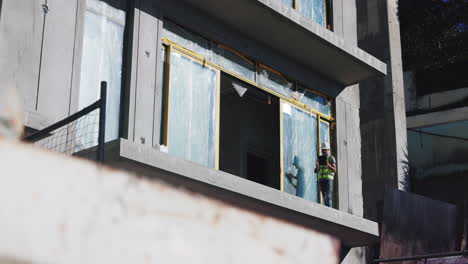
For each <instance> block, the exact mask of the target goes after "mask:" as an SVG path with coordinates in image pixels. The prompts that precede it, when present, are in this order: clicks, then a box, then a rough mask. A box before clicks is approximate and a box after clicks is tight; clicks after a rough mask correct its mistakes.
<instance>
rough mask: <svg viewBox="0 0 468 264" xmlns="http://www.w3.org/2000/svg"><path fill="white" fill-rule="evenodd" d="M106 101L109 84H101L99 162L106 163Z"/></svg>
mask: <svg viewBox="0 0 468 264" xmlns="http://www.w3.org/2000/svg"><path fill="white" fill-rule="evenodd" d="M106 100H107V83H106V82H101V99H100V106H99V134H98V162H100V163H104V144H105V139H106Z"/></svg>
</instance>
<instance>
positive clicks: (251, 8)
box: [186, 0, 386, 86]
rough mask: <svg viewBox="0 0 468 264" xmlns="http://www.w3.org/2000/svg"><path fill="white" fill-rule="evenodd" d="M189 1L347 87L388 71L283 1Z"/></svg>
mask: <svg viewBox="0 0 468 264" xmlns="http://www.w3.org/2000/svg"><path fill="white" fill-rule="evenodd" d="M186 1H187V2H190V3H192V4H193V5H194V6H196V7H197V8H199V9H201V10H203V11H205V12H207V13H208V14H210V15H212V16H214V17H216V18H217V19H219V20H221V21H226V23H227V24H229V25H231V26H233V27H235V28H236V29H237V30H239V31H241V32H243V33H244V34H246V35H247V36H249V37H251V38H252V39H257V40H261V41H262V42H263V43H267V44H269V45H270V46H271V47H273V48H275V49H276V50H278V51H279V52H280V53H283V54H288V56H290V57H292V58H293V59H294V60H296V61H298V62H300V63H301V64H303V65H305V66H306V67H308V68H311V69H313V70H314V71H317V72H320V73H321V74H323V75H324V76H327V77H328V78H330V79H332V80H335V81H336V82H338V83H340V84H343V85H345V86H346V85H352V84H356V83H357V82H359V81H360V80H363V79H366V78H370V77H373V76H379V75H383V74H385V73H386V66H385V64H384V63H382V62H380V61H379V60H378V59H376V58H375V57H373V56H371V55H370V54H368V53H366V52H365V51H363V50H361V49H359V48H358V47H357V46H356V45H355V44H354V43H352V42H348V41H347V40H346V39H343V38H342V37H340V36H338V35H337V34H335V33H333V32H332V31H329V30H327V29H326V28H325V27H323V26H321V25H319V24H317V23H315V22H313V21H311V20H310V19H307V18H306V17H304V16H303V15H302V14H301V13H300V12H297V11H296V10H294V9H292V8H290V7H288V6H287V5H285V4H283V3H282V2H281V1H277V0H256V1H245V0H238V1H229V0H223V1H219V0H217V1H214V0H202V1H201V0H197V1H194V0H186ZM276 32H284V34H276ZM337 64H339V65H341V67H336V65H337Z"/></svg>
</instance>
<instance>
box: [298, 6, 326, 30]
mask: <svg viewBox="0 0 468 264" xmlns="http://www.w3.org/2000/svg"><path fill="white" fill-rule="evenodd" d="M298 1H300V8H301V13H302V14H303V15H304V16H306V17H307V18H309V19H311V20H313V21H315V22H316V23H318V24H320V25H322V26H325V23H326V21H325V0H298Z"/></svg>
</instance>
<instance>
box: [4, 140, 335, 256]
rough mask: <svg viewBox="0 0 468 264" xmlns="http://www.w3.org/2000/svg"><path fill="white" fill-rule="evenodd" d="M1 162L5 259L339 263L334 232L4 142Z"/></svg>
mask: <svg viewBox="0 0 468 264" xmlns="http://www.w3.org/2000/svg"><path fill="white" fill-rule="evenodd" d="M25 156H28V157H31V158H30V159H29V160H28V166H23V165H24V157H25ZM0 161H1V162H0V163H1V168H2V173H1V176H0V182H1V184H0V205H1V206H0V207H1V208H2V210H0V233H1V234H2V236H1V237H0V263H155V262H158V263H159V262H162V263H246V260H248V261H247V262H255V263H310V261H311V260H314V261H317V262H318V263H324V264H335V263H338V260H339V249H340V242H339V240H337V239H336V238H334V237H332V236H330V235H327V234H324V233H320V232H317V231H315V230H311V229H307V228H304V227H301V226H298V225H294V224H291V223H287V222H285V221H282V220H278V219H276V218H273V217H270V216H265V215H262V214H258V213H256V212H253V211H249V210H245V209H242V208H239V207H234V206H232V205H229V204H227V203H224V202H222V201H220V200H215V199H212V198H208V197H205V196H202V195H200V194H198V193H192V192H188V191H185V190H182V189H178V188H175V187H173V186H169V185H166V184H164V183H162V182H158V181H155V180H153V181H148V180H145V179H143V178H141V177H136V176H135V175H129V174H127V173H123V172H119V171H115V170H110V169H108V168H104V167H98V166H96V165H94V164H91V163H88V162H85V161H82V160H77V159H72V158H68V157H65V156H61V155H56V154H51V153H46V152H43V151H40V150H37V149H33V148H31V147H30V146H25V145H21V144H14V143H10V142H6V141H4V140H0ZM12 174H14V175H15V177H10V175H12ZM11 201H15V202H11Z"/></svg>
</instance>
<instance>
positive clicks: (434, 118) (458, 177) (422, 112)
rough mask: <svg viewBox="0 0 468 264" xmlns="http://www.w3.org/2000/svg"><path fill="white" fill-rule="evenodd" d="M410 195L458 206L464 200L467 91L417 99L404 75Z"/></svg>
mask: <svg viewBox="0 0 468 264" xmlns="http://www.w3.org/2000/svg"><path fill="white" fill-rule="evenodd" d="M405 90H406V109H407V127H408V156H409V171H408V173H409V176H410V178H411V188H412V191H413V192H415V193H418V194H421V195H425V196H428V197H431V198H433V199H437V200H442V201H446V202H450V203H453V204H457V205H459V206H462V205H463V203H464V201H466V200H467V199H468V197H467V195H466V192H465V188H464V186H466V182H467V180H468V177H467V175H468V160H467V158H466V155H467V153H468V137H467V135H468V107H467V106H468V103H467V102H468V101H467V98H468V88H460V89H450V87H449V86H447V87H446V88H445V91H441V92H435V93H429V94H425V95H421V94H418V93H417V89H416V82H415V76H414V74H412V73H405Z"/></svg>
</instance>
